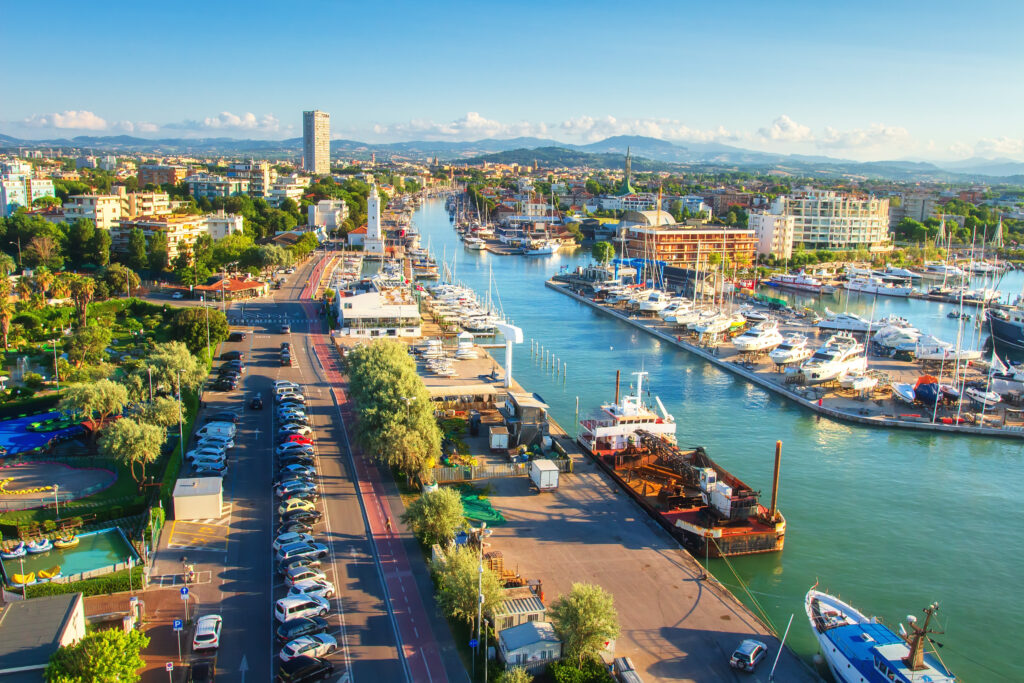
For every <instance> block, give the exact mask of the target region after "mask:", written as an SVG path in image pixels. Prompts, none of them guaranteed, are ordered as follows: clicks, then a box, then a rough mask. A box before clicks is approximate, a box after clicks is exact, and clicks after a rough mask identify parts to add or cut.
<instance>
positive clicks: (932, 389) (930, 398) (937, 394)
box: [914, 375, 942, 406]
mask: <svg viewBox="0 0 1024 683" xmlns="http://www.w3.org/2000/svg"><path fill="white" fill-rule="evenodd" d="M914 399H915V400H917V401H920V402H921V403H923V404H925V405H926V406H934V405H935V404H936V403H937V402H938V401H939V400H941V399H942V392H941V391H940V390H939V379H938V378H937V377H933V376H932V375H921V376H920V377H918V378H917V381H916V382H914Z"/></svg>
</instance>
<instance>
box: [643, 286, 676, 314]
mask: <svg viewBox="0 0 1024 683" xmlns="http://www.w3.org/2000/svg"><path fill="white" fill-rule="evenodd" d="M671 301H672V297H671V296H669V295H668V294H666V293H665V292H659V291H657V290H655V291H653V292H651V293H650V294H648V295H647V298H646V299H644V300H642V301H641V302H640V310H641V311H643V312H646V313H652V312H653V313H657V312H659V311H662V310H664V309H666V308H668V305H669V303H670V302H671Z"/></svg>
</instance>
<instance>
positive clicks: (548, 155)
mask: <svg viewBox="0 0 1024 683" xmlns="http://www.w3.org/2000/svg"><path fill="white" fill-rule="evenodd" d="M38 147H43V148H47V147H64V148H76V149H79V150H83V151H88V152H93V153H101V152H115V153H116V152H152V153H156V154H205V155H225V156H235V155H247V154H252V155H260V156H265V157H268V158H275V157H277V158H282V157H293V156H295V155H297V154H300V153H301V149H302V139H301V138H289V139H286V140H247V139H236V138H225V137H218V138H197V139H191V138H160V139H148V138H139V137H133V136H130V135H114V136H86V135H82V136H77V137H73V138H70V139H64V138H61V139H53V140H20V139H18V138H14V137H11V136H8V135H0V149H11V148H38ZM627 149H629V150H630V151H631V153H632V155H633V157H634V163H633V167H634V169H636V170H638V171H659V170H685V169H690V170H697V169H701V170H705V169H706V170H714V169H735V170H751V171H780V172H785V173H790V174H793V175H810V176H823V177H824V176H846V177H850V176H853V177H856V176H864V177H874V178H887V179H892V180H901V181H939V182H972V181H979V182H989V183H991V182H1007V183H1014V184H1024V163H1021V162H1018V161H1014V160H1013V159H1006V158H998V159H982V158H971V159H965V160H963V161H957V162H943V163H942V164H941V165H940V164H935V163H932V162H926V161H905V160H894V161H872V162H859V161H852V160H849V159H836V158H832V157H826V156H806V155H799V154H788V155H787V154H771V153H768V152H757V151H754V150H749V149H743V148H740V147H733V146H730V145H723V144H720V143H699V142H688V143H685V144H677V143H673V142H669V141H667V140H660V139H658V138H652V137H645V136H640V135H619V136H614V137H610V138H606V139H604V140H600V141H598V142H593V143H590V144H586V145H572V144H568V143H564V142H559V141H557V140H549V139H544V138H533V137H520V138H509V139H485V140H475V141H471V142H446V141H413V142H391V143H368V142H359V141H357V140H332V141H331V151H332V153H335V154H340V155H343V156H352V157H354V158H364V159H365V158H369V157H370V155H371V154H376V155H377V157H378V158H379V159H380V160H385V159H388V158H391V157H395V158H401V159H409V160H418V161H422V160H427V159H432V158H434V157H437V158H438V159H440V160H443V161H465V162H469V163H482V162H484V161H488V162H494V163H519V164H531V163H533V161H534V160H537V161H538V162H540V163H542V164H544V165H546V166H568V167H579V166H588V167H591V168H621V167H622V158H623V156H624V155H625V154H626V150H627Z"/></svg>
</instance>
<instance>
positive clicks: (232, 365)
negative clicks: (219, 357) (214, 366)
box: [221, 360, 245, 372]
mask: <svg viewBox="0 0 1024 683" xmlns="http://www.w3.org/2000/svg"><path fill="white" fill-rule="evenodd" d="M224 368H227V369H228V370H229V371H231V370H233V371H235V372H245V363H243V362H242V361H240V360H229V361H228V362H227V363H225V364H224ZM224 368H221V369H222V370H223V369H224Z"/></svg>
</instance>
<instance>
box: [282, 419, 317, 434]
mask: <svg viewBox="0 0 1024 683" xmlns="http://www.w3.org/2000/svg"><path fill="white" fill-rule="evenodd" d="M277 433H278V434H298V435H299V436H307V435H309V434H312V433H313V428H312V427H310V426H309V425H300V424H299V423H297V422H289V423H288V424H283V425H281V426H280V427H278V428H277Z"/></svg>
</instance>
